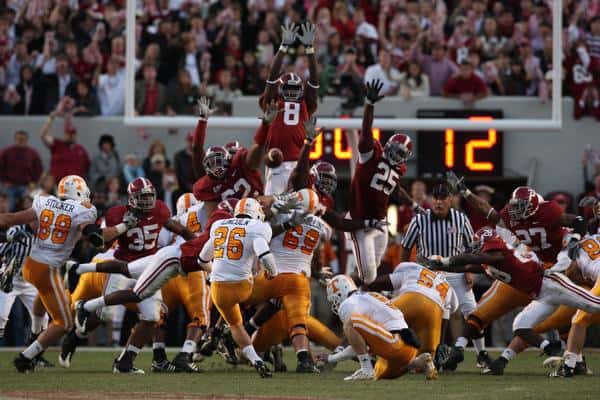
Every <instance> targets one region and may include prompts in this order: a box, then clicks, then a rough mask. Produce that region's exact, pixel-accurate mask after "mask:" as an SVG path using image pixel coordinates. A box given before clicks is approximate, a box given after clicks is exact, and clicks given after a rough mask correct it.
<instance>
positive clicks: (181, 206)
mask: <svg viewBox="0 0 600 400" xmlns="http://www.w3.org/2000/svg"><path fill="white" fill-rule="evenodd" d="M198 203H199V201H198V200H196V196H194V194H193V193H184V194H182V195H181V196H179V198H178V199H177V203H176V207H177V215H181V214H184V213H185V212H186V211H187V210H188V209H189V208H190V207H191V206H194V205H196V204H198Z"/></svg>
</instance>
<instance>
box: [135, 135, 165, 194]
mask: <svg viewBox="0 0 600 400" xmlns="http://www.w3.org/2000/svg"><path fill="white" fill-rule="evenodd" d="M169 166H170V162H169V160H168V159H167V148H166V147H165V145H164V144H163V143H162V142H161V141H160V140H155V141H154V142H152V144H150V148H149V149H148V157H146V158H145V159H144V163H143V164H142V167H143V168H144V174H145V176H146V178H148V179H150V181H151V182H152V184H153V185H154V186H155V187H156V188H157V190H158V188H159V187H160V188H162V175H163V173H164V171H165V170H166V168H167V167H169Z"/></svg>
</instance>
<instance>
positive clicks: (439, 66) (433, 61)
mask: <svg viewBox="0 0 600 400" xmlns="http://www.w3.org/2000/svg"><path fill="white" fill-rule="evenodd" d="M415 49H416V54H415V57H416V60H417V61H418V62H419V64H421V67H422V68H423V72H425V74H426V75H427V77H428V78H429V94H430V95H431V96H441V95H442V90H443V87H444V84H445V83H446V81H447V80H448V79H449V78H450V77H452V76H453V75H454V74H455V73H456V72H457V71H458V67H457V66H456V64H454V62H452V60H450V59H449V58H448V56H447V55H446V46H445V45H444V44H443V43H434V44H433V47H432V48H431V55H427V54H423V53H422V52H421V46H420V45H417V46H415Z"/></svg>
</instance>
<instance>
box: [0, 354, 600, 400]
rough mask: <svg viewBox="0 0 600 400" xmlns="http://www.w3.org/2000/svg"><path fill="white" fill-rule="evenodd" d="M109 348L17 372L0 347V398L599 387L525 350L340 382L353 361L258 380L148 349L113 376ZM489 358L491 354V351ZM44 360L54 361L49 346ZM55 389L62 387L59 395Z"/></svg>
mask: <svg viewBox="0 0 600 400" xmlns="http://www.w3.org/2000/svg"><path fill="white" fill-rule="evenodd" d="M117 352H118V350H116V349H115V352H114V353H111V352H94V353H92V352H80V353H77V354H76V356H75V359H74V365H73V366H72V367H71V369H69V370H64V369H61V368H60V367H56V368H54V369H46V370H39V371H37V372H35V373H33V374H19V373H17V372H15V370H14V369H13V367H12V364H11V362H12V358H13V356H14V354H12V353H7V352H0V398H2V399H4V398H11V399H14V398H53V399H79V398H92V399H95V400H100V399H105V398H111V399H117V398H124V399H129V400H137V399H146V398H152V399H154V398H156V399H159V398H160V399H183V398H215V397H221V396H227V397H242V398H247V399H252V398H256V396H260V397H263V398H290V397H292V398H332V399H362V400H365V399H377V400H385V399H409V400H417V399H482V400H488V399H502V400H521V399H561V400H562V399H565V400H566V399H592V398H598V393H600V376H587V377H577V378H573V379H551V378H548V377H547V376H546V374H547V371H546V370H544V369H543V368H542V367H541V362H542V360H543V358H541V357H538V356H537V353H534V352H527V353H525V354H522V355H521V356H520V357H518V358H517V359H516V360H515V361H513V362H512V363H511V365H509V367H508V369H507V372H506V375H504V376H499V377H490V376H480V375H479V370H477V369H476V368H475V366H474V365H475V361H474V355H473V353H468V354H467V359H466V361H465V363H464V364H462V365H461V367H460V369H459V371H457V372H455V373H448V374H442V375H441V376H440V379H439V380H437V381H434V382H426V381H425V380H424V378H423V377H422V376H421V375H407V376H404V377H402V378H400V379H396V380H393V381H377V382H352V383H348V382H344V381H343V377H344V376H346V375H347V374H348V373H349V372H352V371H353V370H354V369H355V368H356V366H357V364H354V363H352V362H346V363H343V364H340V365H338V367H337V368H336V370H334V371H333V372H329V373H325V374H321V375H309V376H307V375H298V374H295V373H293V372H289V373H285V374H276V375H275V376H274V377H273V378H272V379H269V380H264V379H260V378H259V377H258V375H257V374H256V373H255V371H254V370H252V369H250V368H248V367H238V368H233V367H230V366H228V365H226V364H225V363H223V362H221V359H220V358H219V357H218V356H214V357H213V358H211V359H208V360H205V361H204V362H202V363H201V364H200V365H201V366H202V368H203V370H204V371H206V372H205V373H203V374H195V375H183V374H176V375H164V374H153V373H151V372H149V367H150V358H151V353H149V352H145V353H142V354H141V355H140V356H139V357H138V360H137V363H136V365H137V366H138V367H141V368H144V369H146V375H142V376H140V375H134V376H132V375H113V374H112V373H111V372H110V367H111V362H112V359H113V357H114V356H115V355H116V354H117ZM494 356H495V354H494ZM47 358H48V359H49V360H51V361H53V362H54V361H55V360H56V352H48V353H47ZM286 360H287V362H288V367H294V366H295V362H294V360H293V355H292V354H291V353H289V352H288V353H286ZM588 364H589V366H590V367H591V368H592V369H594V370H596V371H597V372H598V373H599V374H600V353H591V354H589V355H588ZM59 392H62V393H59ZM65 392H69V393H65Z"/></svg>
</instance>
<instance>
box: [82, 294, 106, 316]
mask: <svg viewBox="0 0 600 400" xmlns="http://www.w3.org/2000/svg"><path fill="white" fill-rule="evenodd" d="M105 305H106V302H105V301H104V296H102V297H96V298H95V299H92V300H88V301H86V302H85V303H84V304H83V308H85V309H86V311H89V312H94V311H96V310H97V309H99V308H102V307H104V306H105Z"/></svg>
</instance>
